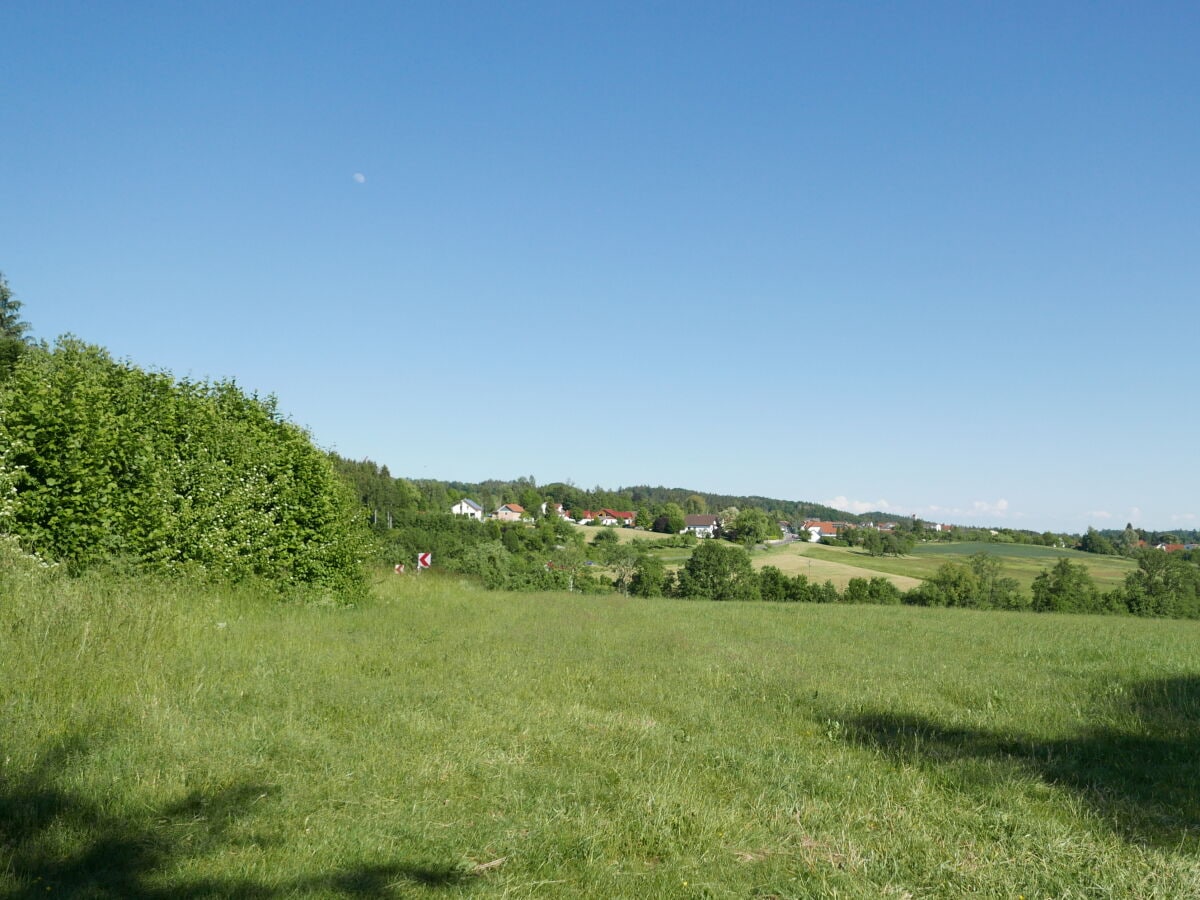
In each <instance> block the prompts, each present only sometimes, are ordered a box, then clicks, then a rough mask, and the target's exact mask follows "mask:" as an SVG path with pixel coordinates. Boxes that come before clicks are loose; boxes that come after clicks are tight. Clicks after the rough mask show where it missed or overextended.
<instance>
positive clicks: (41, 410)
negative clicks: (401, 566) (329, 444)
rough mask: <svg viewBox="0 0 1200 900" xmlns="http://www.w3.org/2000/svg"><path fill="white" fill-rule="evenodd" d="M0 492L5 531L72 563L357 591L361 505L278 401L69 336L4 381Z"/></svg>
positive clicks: (24, 360) (32, 355) (35, 352)
mask: <svg viewBox="0 0 1200 900" xmlns="http://www.w3.org/2000/svg"><path fill="white" fill-rule="evenodd" d="M0 493H3V494H4V496H5V497H6V502H4V501H0V531H8V532H10V533H12V534H15V535H16V536H17V537H18V538H19V539H20V541H21V543H22V545H23V546H25V547H26V548H27V549H28V550H30V551H32V552H35V553H37V554H38V555H39V556H41V557H43V558H46V559H53V560H61V561H64V562H67V563H69V564H71V565H72V566H74V567H83V566H87V565H90V564H93V563H96V562H98V561H101V560H108V559H112V558H121V559H125V560H129V561H133V562H135V563H137V564H139V565H147V566H153V567H165V568H170V567H172V566H177V565H180V564H197V563H198V564H200V565H202V566H204V567H205V569H207V570H209V571H212V572H213V573H216V574H219V575H221V576H225V577H233V578H241V577H247V576H258V577H264V578H267V579H270V580H272V581H275V582H277V583H280V584H286V585H301V584H309V585H318V586H321V587H324V588H330V589H334V590H338V591H342V590H352V589H355V588H357V587H358V586H360V585H361V579H362V567H361V560H362V556H363V553H364V550H365V546H366V543H365V542H366V537H365V535H364V534H363V530H362V528H361V526H360V525H359V524H357V520H358V518H359V517H358V516H357V513H356V510H355V504H354V501H353V497H352V496H351V494H350V492H349V490H348V488H347V486H346V484H345V483H344V481H342V479H340V478H339V477H338V476H337V475H336V473H335V472H334V470H333V467H332V464H331V462H330V460H329V459H328V457H327V456H326V455H325V454H324V453H322V452H321V451H320V450H318V449H317V448H316V447H314V446H313V444H312V442H311V440H310V439H309V437H308V435H307V434H306V433H305V432H304V431H303V430H302V429H300V428H298V427H296V426H295V425H293V424H291V423H289V422H286V421H284V420H283V419H282V417H281V416H280V415H279V413H278V411H277V410H276V408H275V404H274V401H273V400H272V399H267V400H263V399H260V398H258V397H251V396H247V395H246V394H244V393H243V392H242V391H241V390H239V389H238V388H237V386H236V385H235V384H233V383H232V382H227V381H221V382H214V383H205V382H191V381H176V380H175V379H173V378H172V377H171V376H170V375H167V374H164V373H157V372H146V371H144V370H142V369H139V368H138V367H136V366H134V365H132V364H130V363H128V362H121V361H116V360H114V359H113V358H112V357H111V356H110V355H109V354H108V353H107V352H106V351H105V350H103V349H101V348H99V347H95V346H90V345H88V344H85V343H83V342H81V341H78V340H75V339H73V338H66V339H63V340H61V341H60V342H59V343H58V344H57V345H56V346H55V347H54V348H52V349H51V348H47V347H40V348H33V349H31V350H30V351H29V352H27V353H25V354H24V355H23V356H22V357H21V359H20V360H19V361H18V362H17V364H16V366H15V367H14V368H13V370H12V372H11V374H10V376H9V377H8V378H7V379H6V380H5V381H4V383H3V384H2V385H0Z"/></svg>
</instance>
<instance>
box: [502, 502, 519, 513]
mask: <svg viewBox="0 0 1200 900" xmlns="http://www.w3.org/2000/svg"><path fill="white" fill-rule="evenodd" d="M500 508H501V509H507V510H511V511H512V512H516V513H523V512H525V507H523V506H518V505H517V504H516V503H505V504H504V505H503V506H502V507H500Z"/></svg>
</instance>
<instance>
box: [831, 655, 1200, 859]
mask: <svg viewBox="0 0 1200 900" xmlns="http://www.w3.org/2000/svg"><path fill="white" fill-rule="evenodd" d="M1123 712H1125V713H1131V714H1132V715H1131V716H1126V717H1125V718H1129V719H1132V720H1134V722H1135V723H1136V725H1135V726H1133V727H1130V728H1128V729H1119V728H1093V729H1088V730H1085V731H1083V732H1081V733H1080V734H1079V735H1077V736H1075V737H1071V738H1068V739H1065V740H1056V741H1047V740H1039V739H1038V738H1035V737H1032V736H1028V735H1020V734H1015V733H993V732H989V731H986V730H977V729H967V728H947V727H945V726H942V725H939V724H938V723H937V722H935V721H933V720H932V719H928V718H924V717H921V716H904V715H893V714H886V713H884V714H876V715H865V716H860V717H858V718H855V719H851V720H850V721H849V722H847V723H846V726H847V733H848V736H849V737H850V739H851V740H853V741H855V742H857V743H859V744H861V745H865V746H870V747H874V748H877V749H880V750H882V751H883V752H885V753H887V754H888V755H889V756H892V757H893V758H896V759H904V760H913V759H923V760H929V761H933V762H938V763H950V762H954V761H957V760H961V759H964V758H981V759H993V760H1008V761H1011V762H1013V763H1014V764H1017V765H1020V766H1023V767H1025V768H1026V769H1027V770H1030V771H1033V772H1036V773H1037V774H1038V775H1039V776H1040V777H1041V778H1043V779H1044V780H1045V781H1046V782H1048V783H1051V784H1055V785H1059V786H1062V787H1066V788H1069V789H1071V790H1072V791H1075V792H1076V793H1078V795H1079V796H1080V797H1081V798H1082V799H1083V801H1084V802H1085V803H1086V804H1087V805H1088V806H1089V807H1090V808H1092V809H1093V810H1094V811H1095V812H1096V813H1098V814H1099V815H1100V816H1102V817H1103V818H1104V819H1105V820H1106V821H1108V822H1109V823H1110V824H1111V826H1112V827H1113V829H1114V830H1115V831H1116V832H1117V833H1119V834H1121V835H1122V836H1123V837H1124V838H1125V839H1126V840H1129V841H1132V842H1135V843H1139V844H1147V845H1152V846H1158V847H1172V848H1175V849H1179V850H1185V851H1189V852H1196V851H1200V677H1194V676H1193V677H1184V678H1171V679H1164V680H1158V681H1148V682H1142V683H1140V684H1138V685H1137V686H1135V688H1134V689H1133V691H1131V692H1130V694H1129V699H1128V700H1127V701H1126V704H1125V709H1124V710H1123Z"/></svg>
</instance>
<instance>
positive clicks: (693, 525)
mask: <svg viewBox="0 0 1200 900" xmlns="http://www.w3.org/2000/svg"><path fill="white" fill-rule="evenodd" d="M450 512H451V513H452V514H453V515H456V516H466V517H467V518H471V519H476V520H477V521H480V522H482V521H483V520H484V519H494V520H496V521H499V522H531V521H533V519H534V517H533V516H532V515H531V514H530V513H529V511H528V510H526V509H525V508H524V507H523V506H521V505H520V504H517V503H505V504H502V505H501V506H499V507H497V508H496V510H495V511H493V512H492V513H490V514H489V513H485V512H484V509H483V507H482V506H481V505H480V504H478V503H476V502H475V501H474V500H471V499H468V498H464V499H462V500H460V501H458V502H457V503H455V504H454V505H453V506H452V507H450ZM540 513H541V515H542V516H547V515H553V516H557V517H558V518H560V519H562V520H564V521H566V522H572V523H574V524H577V525H598V526H603V527H609V528H635V527H643V528H644V527H647V526H648V525H649V524H650V523H638V522H637V513H635V512H633V511H631V510H619V509H608V508H604V509H596V510H593V509H585V510H582V511H581V512H580V513H579V514H578V515H577V516H575V517H572V515H571V513H570V512H568V511H567V510H566V509H564V508H563V505H562V504H561V503H543V504H542V505H541V509H540ZM729 524H732V523H727V522H724V521H723V520H722V519H721V517H720V516H717V515H713V514H711V513H691V514H688V515H686V516H684V525H683V529H682V530H681V531H680V532H679V533H680V534H694V535H695V536H696V537H698V538H712V537H717V536H718V535H720V534H721V533H722V529H723V528H724V527H725V526H726V525H729ZM897 524H898V523H896V522H864V523H857V524H856V523H852V522H834V521H826V520H822V519H805V520H804V521H803V522H802V523H800V525H799V527H797V526H795V525H794V524H793V523H791V522H784V521H780V522H778V525H779V532H780V534H781V535H785V536H786V537H787V539H791V540H805V541H808V542H810V543H814V544H815V543H818V542H819V541H820V540H822V539H823V538H828V539H835V538H837V537H838V535H839V534H842V533H843V532H845V531H846V530H847V529H851V528H853V529H866V530H873V531H879V532H881V533H884V534H888V533H891V532H894V531H895V530H896V528H897ZM926 527H927V528H928V529H929V530H930V531H934V532H943V531H949V530H950V529H951V527H952V526H950V525H944V524H931V525H928V526H926Z"/></svg>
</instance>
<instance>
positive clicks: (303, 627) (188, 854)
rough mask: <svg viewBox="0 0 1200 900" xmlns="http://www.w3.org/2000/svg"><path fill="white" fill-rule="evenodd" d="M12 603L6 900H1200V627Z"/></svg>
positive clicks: (18, 596)
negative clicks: (582, 899) (64, 899)
mask: <svg viewBox="0 0 1200 900" xmlns="http://www.w3.org/2000/svg"><path fill="white" fill-rule="evenodd" d="M2 587H3V593H0V622H2V623H3V624H2V626H0V710H2V711H3V716H2V718H0V728H2V729H3V730H2V731H0V741H2V746H0V895H6V894H7V895H11V896H14V897H32V896H39V897H43V896H61V895H72V894H75V895H83V896H114V897H115V896H130V897H160V896H161V897H168V896H169V897H216V896H237V895H241V896H254V897H275V896H279V897H285V896H347V897H350V896H410V895H411V896H420V895H423V894H425V893H427V892H429V891H432V890H438V891H439V892H442V893H448V894H478V895H481V896H482V895H493V894H506V895H513V896H614V897H646V896H679V897H691V896H711V897H742V896H748V895H749V896H778V897H805V896H845V897H866V896H870V897H875V896H894V897H902V896H913V897H924V896H944V897H958V896H964V895H980V896H997V897H1000V896H1003V897H1017V896H1018V895H1022V894H1023V895H1024V896H1026V897H1034V896H1043V897H1044V896H1055V897H1066V896H1078V897H1085V896H1138V897H1178V896H1187V895H1189V894H1192V895H1195V894H1196V893H1197V892H1200V868H1198V865H1197V852H1198V851H1200V844H1198V841H1197V828H1198V827H1200V774H1198V773H1197V769H1196V767H1195V764H1194V760H1195V759H1196V758H1197V751H1198V750H1200V728H1198V725H1197V723H1198V722H1200V659H1198V658H1197V654H1196V649H1197V647H1200V624H1198V623H1193V622H1159V621H1145V620H1132V619H1108V618H1101V617H1067V616H1051V615H1043V616H1020V615H1012V614H1004V613H982V612H969V611H958V610H928V609H917V608H907V607H905V608H879V607H842V606H837V605H831V606H809V605H803V604H801V605H792V604H786V605H783V604H780V605H767V604H714V603H707V602H688V601H677V600H654V601H646V600H630V599H626V598H620V597H615V596H614V597H587V598H581V597H579V596H577V595H574V596H573V595H560V594H522V595H514V594H504V593H489V592H484V591H480V590H477V589H475V588H474V587H473V586H471V585H470V584H467V583H465V582H463V581H460V580H458V579H455V578H439V577H436V576H430V575H429V574H428V573H426V574H423V575H421V576H420V577H411V576H406V577H388V578H386V579H384V578H382V577H381V578H380V580H379V582H378V584H377V585H376V591H375V594H374V597H375V599H374V600H373V601H372V602H371V603H369V604H366V605H364V606H360V607H358V608H352V609H329V608H317V607H312V606H304V605H299V604H292V605H287V604H280V603H279V602H278V601H276V600H274V599H273V597H272V595H271V594H270V593H269V592H266V591H264V592H258V591H256V590H255V589H253V588H240V589H239V588H231V587H220V586H207V587H201V586H193V585H190V584H188V583H186V582H180V581H174V582H170V581H159V582H151V581H145V580H141V581H133V580H129V579H122V578H120V577H118V576H114V575H111V574H110V575H106V576H103V577H97V578H92V579H83V580H67V579H64V578H60V577H51V578H47V577H44V576H42V575H38V574H34V575H31V576H29V577H24V576H22V577H21V578H19V579H16V578H14V579H9V580H8V581H6V582H4V583H3V585H2Z"/></svg>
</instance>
